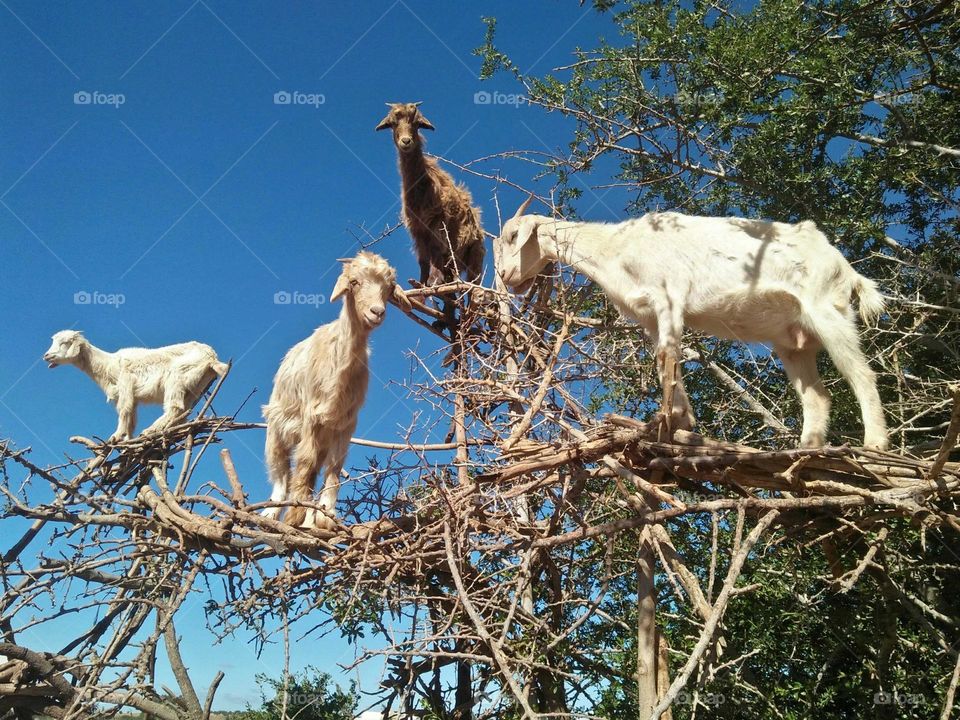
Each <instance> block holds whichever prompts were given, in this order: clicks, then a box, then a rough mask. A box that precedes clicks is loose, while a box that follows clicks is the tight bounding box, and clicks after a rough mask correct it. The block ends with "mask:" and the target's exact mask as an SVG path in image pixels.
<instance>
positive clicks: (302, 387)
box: [263, 252, 410, 529]
mask: <svg viewBox="0 0 960 720" xmlns="http://www.w3.org/2000/svg"><path fill="white" fill-rule="evenodd" d="M343 262H344V266H343V272H342V273H341V274H340V277H339V278H338V279H337V284H336V285H335V286H334V288H333V294H332V295H331V296H330V300H331V302H332V301H334V300H336V299H337V298H340V297H342V298H343V307H342V309H341V310H340V316H339V317H338V318H337V319H336V320H334V321H333V322H330V323H327V324H326V325H321V326H320V327H318V328H317V329H316V330H314V332H313V334H312V335H311V336H310V337H308V338H307V339H306V340H302V341H301V342H299V343H297V344H296V345H294V346H293V347H292V348H291V349H290V351H289V352H288V353H287V355H286V357H284V358H283V362H282V363H281V364H280V369H279V370H277V375H276V377H275V378H274V380H273V392H272V393H271V394H270V402H268V403H267V404H266V405H264V406H263V414H264V417H265V418H266V420H267V445H266V452H265V454H266V460H267V469H268V471H269V473H270V481H271V482H272V483H273V493H272V494H271V496H270V500H271V501H273V502H282V501H284V500H297V501H305V500H309V499H310V497H311V495H312V494H313V489H314V485H315V484H316V481H317V473H319V472H320V468H321V467H323V468H325V472H324V482H323V491H322V492H321V494H320V501H319V505H320V507H322V508H323V509H324V512H323V513H317V512H316V511H315V510H313V509H311V510H310V511H309V513H308V512H307V509H306V508H303V507H292V508H290V510H289V512H288V513H287V516H286V522H287V523H288V524H290V525H295V526H296V525H304V524H305V525H306V526H307V527H313V528H325V529H331V528H332V527H333V516H334V514H335V509H336V504H337V489H338V486H339V482H340V471H341V469H342V468H343V461H344V459H345V458H346V456H347V449H348V448H349V446H350V436H351V435H352V434H353V431H354V429H355V428H356V426H357V415H358V414H359V413H360V407H361V406H362V405H363V400H364V398H365V397H366V394H367V382H368V380H369V377H370V370H369V368H368V360H369V356H370V351H369V348H368V345H367V341H368V338H369V337H370V333H371V331H373V329H374V328H376V327H377V326H378V325H380V323H382V322H383V318H384V316H385V315H386V312H387V302H388V301H389V299H390V297H391V295H392V296H393V297H394V298H395V299H396V300H397V302H398V303H399V304H400V305H401V307H404V308H405V309H407V310H409V309H410V305H409V302H408V301H407V298H406V296H405V295H404V294H403V290H401V289H400V287H399V286H398V285H397V281H396V278H397V274H396V272H395V271H394V269H393V268H392V267H390V265H389V264H388V263H387V261H386V260H384V259H383V258H382V257H380V256H379V255H374V254H373V253H370V252H361V253H360V254H359V255H357V256H356V257H355V258H353V259H352V260H347V261H343ZM291 458H292V460H293V468H292V469H291V467H290V461H291ZM280 512H281V508H280V507H273V508H268V509H267V510H265V511H264V515H266V516H267V517H272V518H277V517H279V515H280ZM304 521H306V522H304Z"/></svg>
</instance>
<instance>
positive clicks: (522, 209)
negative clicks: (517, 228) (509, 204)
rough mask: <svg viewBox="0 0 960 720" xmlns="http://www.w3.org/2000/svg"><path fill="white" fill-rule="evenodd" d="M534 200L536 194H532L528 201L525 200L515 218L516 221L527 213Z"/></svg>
mask: <svg viewBox="0 0 960 720" xmlns="http://www.w3.org/2000/svg"><path fill="white" fill-rule="evenodd" d="M533 198H534V194H533V193H530V197H528V198H527V199H526V200H524V201H523V205H521V206H520V207H519V208H518V209H517V212H516V214H515V215H514V216H513V217H514V219H516V218H518V217H520V216H521V215H523V214H524V213H525V212H526V211H527V208H528V207H530V203H532V202H533Z"/></svg>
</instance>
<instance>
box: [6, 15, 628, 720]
mask: <svg viewBox="0 0 960 720" xmlns="http://www.w3.org/2000/svg"><path fill="white" fill-rule="evenodd" d="M484 15H493V16H496V17H497V18H498V19H499V26H498V45H500V46H501V47H502V48H503V49H504V50H506V51H507V52H508V54H509V55H510V56H511V57H512V58H513V59H514V60H515V61H516V62H517V63H518V64H519V66H520V67H521V69H523V70H524V71H525V72H534V73H544V72H548V71H549V70H550V69H551V68H553V67H555V66H558V65H562V64H566V63H567V62H569V61H570V60H571V50H572V49H573V48H575V47H577V46H581V47H592V46H594V45H595V44H596V42H597V37H598V35H603V34H606V35H614V37H612V38H609V39H611V40H614V41H615V40H616V37H615V31H614V30H613V26H612V24H610V20H609V17H604V16H598V15H597V14H596V13H594V12H593V11H592V10H590V9H589V8H581V7H580V5H579V3H577V2H574V1H573V0H565V1H563V2H561V1H559V0H557V1H545V2H516V1H515V0H503V1H498V2H488V3H472V2H414V0H397V1H396V2H297V3H277V2H262V3H261V2H224V0H196V1H195V2H193V1H192V0H172V1H168V0H150V1H149V2H147V1H145V0H136V1H135V2H124V3H115V2H82V3H81V2H48V1H46V0H38V1H34V0H0V63H2V67H3V68H4V71H3V73H2V74H0V158H2V162H0V200H2V203H0V250H2V255H0V257H2V261H0V318H2V321H0V322H2V325H0V438H12V439H13V440H14V442H15V444H16V446H18V447H25V446H31V447H32V448H33V456H32V458H33V460H34V462H38V463H40V464H47V463H54V462H59V461H61V460H62V459H63V458H64V456H65V454H70V455H72V456H73V457H78V456H80V455H81V454H82V453H81V452H80V449H79V448H78V447H77V446H73V445H71V444H70V443H69V442H68V437H69V436H71V435H76V434H82V435H86V436H91V435H94V434H96V435H99V436H101V437H106V436H107V435H109V434H110V432H112V430H113V428H114V427H115V423H116V414H115V412H114V410H113V408H112V407H110V406H108V405H107V404H106V403H105V402H104V398H103V395H102V393H101V391H100V390H99V389H98V388H97V387H96V386H95V385H94V384H93V383H92V382H91V381H90V380H89V379H87V378H86V377H84V376H83V375H81V374H80V373H79V372H78V371H76V370H74V369H72V368H59V369H57V370H48V369H47V368H46V366H45V364H44V363H42V362H41V360H40V356H41V354H42V353H43V352H44V350H46V348H47V346H48V344H49V338H50V335H51V334H52V333H54V332H55V331H57V330H61V329H64V328H76V329H81V330H83V331H84V332H85V333H86V335H87V337H88V338H89V339H90V340H91V341H92V342H93V343H94V344H96V345H98V346H100V347H102V348H104V349H108V350H114V349H117V348H119V347H125V346H135V345H143V346H159V345H165V344H169V343H173V342H180V341H184V340H191V339H193V340H200V341H203V342H206V343H209V344H211V345H213V346H214V347H215V348H216V349H217V351H218V353H219V355H220V357H221V358H222V359H227V358H232V359H233V361H234V368H233V371H232V373H231V375H230V377H229V380H228V382H227V383H226V385H225V387H224V389H223V391H222V392H221V395H220V397H219V399H218V402H217V409H218V410H219V411H220V412H233V411H234V410H235V409H236V408H238V407H239V406H240V405H241V404H242V402H243V400H244V399H245V398H246V397H247V396H248V395H249V394H250V393H251V392H252V391H254V390H256V393H255V395H254V396H253V398H252V399H251V400H250V401H249V402H248V403H247V404H246V406H245V407H244V408H243V410H242V411H241V412H240V414H239V417H240V419H243V420H253V421H259V420H260V419H261V418H260V411H259V407H260V405H261V404H262V403H263V402H265V401H266V399H267V395H268V394H269V388H270V383H271V380H272V377H273V374H274V372H275V370H276V368H277V365H278V364H279V362H280V360H281V358H282V357H283V354H284V353H285V352H286V350H287V349H288V348H289V347H290V346H291V345H293V344H294V343H295V342H297V341H299V340H300V339H302V338H303V337H305V336H307V335H308V334H309V333H310V332H311V331H312V329H313V328H314V327H315V326H317V325H319V324H321V323H324V322H327V321H328V320H330V319H332V318H333V317H334V316H335V315H336V313H337V308H336V307H333V306H330V305H327V304H319V303H317V304H293V303H291V304H286V305H284V304H277V303H276V302H275V301H274V298H275V296H276V294H277V293H283V292H286V293H302V295H301V296H300V297H301V299H309V296H311V295H326V294H329V293H330V291H331V290H332V288H333V284H334V281H335V280H336V273H337V269H338V264H337V263H336V258H338V257H343V256H350V255H353V254H354V253H355V252H356V251H357V250H358V249H359V248H358V245H357V242H356V237H355V236H362V235H363V231H362V230H361V229H360V228H366V229H367V230H368V231H370V232H371V233H373V234H374V235H376V234H377V233H378V232H379V231H381V230H382V229H383V228H385V227H387V226H389V225H392V224H394V223H395V222H397V220H398V215H399V200H398V192H399V177H398V174H397V170H396V161H395V150H394V148H393V144H392V142H391V138H390V135H389V133H375V132H374V130H373V128H374V126H375V125H376V124H377V122H378V121H379V120H380V119H381V117H382V116H383V114H384V112H385V110H386V108H385V106H384V102H385V101H410V100H422V101H424V104H423V111H424V114H425V115H426V116H427V117H428V118H429V119H430V120H431V121H432V122H433V124H434V125H435V126H436V128H437V129H436V132H434V133H430V134H429V136H428V138H427V139H428V142H429V145H428V149H429V150H432V151H433V152H436V153H438V154H440V155H443V156H444V157H448V158H450V159H451V160H454V161H456V162H461V163H462V162H467V161H470V160H473V159H475V158H480V157H483V156H487V155H490V154H492V153H497V152H502V151H509V150H518V149H530V150H548V151H555V150H556V151H562V150H563V149H564V148H565V147H566V144H567V142H568V140H569V137H570V130H571V127H570V125H569V123H568V122H566V121H563V120H562V119H561V118H559V117H558V116H557V115H555V114H553V115H551V114H548V113H545V112H544V111H542V110H540V109H537V108H529V107H527V106H525V105H516V104H505V103H504V104H501V103H497V102H491V103H488V104H478V103H477V102H476V101H475V94H476V93H478V92H481V91H485V92H489V93H501V94H502V95H500V96H498V99H500V100H503V99H504V97H503V95H508V94H510V93H518V92H521V91H522V88H520V87H519V86H517V85H516V84H515V83H513V82H512V80H511V79H510V78H509V77H507V76H506V75H503V74H501V75H499V76H498V77H496V78H494V79H493V80H492V81H487V82H485V83H481V82H480V81H479V80H478V72H479V67H480V60H479V58H476V57H474V56H473V55H471V52H470V50H471V49H472V48H474V47H476V46H478V45H480V44H481V42H482V41H483V35H484V25H483V23H482V21H481V17H482V16H484ZM279 92H286V93H291V98H293V102H291V103H289V104H278V103H276V102H275V101H274V97H275V94H276V93H279ZM295 92H296V93H301V95H296V96H294V95H292V94H293V93H295ZM281 99H282V98H281ZM321 100H322V102H321ZM481 169H483V170H484V171H485V172H496V171H498V170H499V171H501V172H502V173H504V174H506V175H508V176H510V177H511V179H514V180H516V181H518V182H521V183H524V184H528V185H530V179H531V178H532V176H533V175H534V171H535V168H533V167H531V166H529V165H524V164H522V163H518V162H510V161H499V160H498V161H494V162H488V163H486V164H484V165H483V166H482V168H481ZM454 174H455V175H457V176H458V177H460V178H462V179H463V180H465V181H466V182H467V184H468V185H469V186H470V189H471V191H472V193H473V196H474V199H475V200H476V202H477V203H478V204H479V205H480V206H481V208H482V210H483V216H484V220H485V226H486V228H487V229H488V230H491V231H494V232H495V231H496V230H497V229H498V225H497V215H496V210H495V206H494V204H493V196H494V192H495V190H496V186H495V183H493V182H491V181H486V180H483V179H480V178H476V177H470V176H466V175H464V174H462V173H459V172H457V171H454ZM500 190H501V192H500V199H501V201H502V202H503V203H504V205H505V209H506V210H507V211H509V212H511V213H512V211H513V209H514V208H515V207H516V205H517V204H518V203H519V201H520V200H521V197H520V195H519V193H517V192H516V191H514V190H511V189H510V188H501V189H500ZM605 192H607V191H599V193H592V192H589V193H587V195H586V196H585V198H584V201H583V202H582V203H581V204H582V207H581V208H580V210H581V213H582V214H583V216H584V217H588V218H591V219H615V218H617V217H618V215H619V214H620V213H621V212H622V208H623V206H624V202H623V201H622V199H619V200H617V199H616V198H615V196H610V195H606V194H605ZM375 250H376V251H377V252H379V253H381V254H383V255H384V256H386V257H387V258H388V259H389V260H390V261H391V262H392V263H393V264H394V266H395V267H396V268H397V269H398V271H399V276H400V278H401V279H404V280H405V279H406V278H409V277H415V276H416V275H417V265H416V262H415V261H414V259H413V256H412V255H411V252H410V242H409V238H408V237H407V235H406V232H405V231H403V230H400V231H398V232H396V233H394V235H392V236H391V237H390V238H388V239H387V240H386V241H384V242H382V243H380V244H379V245H378V246H377V247H376V248H375ZM85 300H86V301H87V302H84V301H85ZM436 347H437V341H436V339H435V338H433V337H432V336H430V335H429V334H428V333H426V332H424V331H422V330H421V329H420V328H418V327H417V326H416V325H414V324H413V323H412V322H410V321H409V320H407V319H405V318H403V317H402V316H401V315H400V314H399V313H397V312H396V311H395V310H393V309H391V310H390V311H389V313H388V319H387V322H386V323H385V325H384V326H383V327H381V328H380V329H378V330H377V331H376V333H375V334H374V336H373V351H374V356H373V365H372V367H373V373H374V377H373V378H372V380H371V385H370V392H369V395H368V401H367V404H366V407H365V408H364V410H363V412H362V414H361V417H360V422H359V428H358V434H360V435H362V436H365V437H368V438H374V439H379V440H391V439H396V438H397V436H398V432H399V428H400V427H401V426H405V425H406V424H408V422H409V421H410V418H412V417H413V414H414V413H415V412H416V410H417V407H416V403H415V401H413V400H412V399H410V398H407V397H406V396H405V394H404V392H403V391H402V389H400V388H398V387H397V386H396V383H399V382H403V381H405V380H407V379H408V378H409V377H410V361H409V358H407V357H406V356H405V353H406V352H407V351H408V350H410V349H414V348H417V349H418V351H419V352H421V353H422V354H427V353H429V352H430V351H431V350H433V349H435V348H436ZM157 412H158V411H153V412H152V413H149V412H148V413H142V414H141V421H140V427H143V426H144V425H145V424H146V423H147V422H149V421H151V420H152V418H153V417H154V416H155V415H156V414H157ZM262 445H263V434H262V433H261V432H257V431H251V432H248V433H245V434H243V436H242V437H240V436H239V434H234V435H233V436H230V437H229V438H228V439H227V446H228V447H230V448H231V450H232V453H233V456H234V459H235V461H236V463H237V467H238V470H239V473H240V477H241V480H242V481H243V482H244V484H245V487H246V488H247V489H248V492H249V494H250V496H251V499H253V500H258V499H265V498H266V496H267V495H268V486H267V482H266V479H265V475H264V469H263V463H262ZM368 454H369V453H368V452H367V451H364V450H363V449H360V448H355V449H354V450H353V451H352V453H351V456H350V458H349V459H348V465H349V464H351V463H354V464H363V461H364V458H365V457H367V455H368ZM204 472H205V473H207V475H206V476H204V477H202V478H198V479H211V480H214V481H216V482H220V483H222V482H223V477H222V473H221V471H220V470H219V466H218V465H217V464H216V462H215V461H214V462H212V463H208V464H206V465H205V466H204V468H203V471H202V472H201V473H200V474H201V475H203V473H204ZM16 529H17V528H16V527H12V526H11V525H10V524H9V522H8V523H7V525H6V527H4V528H0V547H4V546H6V545H7V544H8V543H7V542H4V541H6V540H7V539H9V538H10V537H11V536H12V535H14V531H15V530H16ZM202 600H203V598H202V596H201V595H199V594H197V595H196V597H195V598H194V599H193V600H192V601H191V608H190V609H188V611H187V612H186V613H185V616H184V618H183V619H181V620H180V626H179V628H178V629H179V630H180V631H181V633H182V634H184V635H185V636H186V637H187V638H188V640H187V642H186V643H185V659H186V662H187V664H188V666H190V667H191V669H192V670H193V674H194V675H195V677H196V679H197V682H198V686H199V687H203V688H205V686H206V684H207V683H209V681H210V679H212V677H213V675H214V673H215V672H216V670H217V669H223V670H224V671H225V672H226V680H225V681H224V683H223V685H222V686H221V691H220V693H219V696H218V697H219V701H218V702H217V704H216V705H217V707H220V708H237V707H241V706H242V705H243V703H244V701H247V700H249V701H251V702H256V701H257V700H258V695H257V692H256V690H255V688H254V685H253V676H254V674H255V673H257V672H268V673H270V674H272V675H275V676H276V675H278V674H279V667H280V660H279V658H280V653H279V650H278V649H277V648H276V647H273V648H269V649H268V650H267V651H266V652H265V653H264V655H263V657H262V658H261V659H260V660H259V661H258V660H256V659H255V656H254V652H253V650H252V647H251V646H250V645H249V644H248V641H249V637H246V636H243V635H238V636H237V637H236V638H235V639H233V640H231V641H229V642H228V643H226V644H224V645H219V646H214V647H211V645H212V637H211V636H210V634H209V633H208V632H207V631H206V630H205V629H204V626H203V616H202V612H201V605H202ZM43 633H44V631H43V630H42V629H41V630H37V631H35V632H34V633H32V634H25V635H24V636H23V638H22V639H23V640H24V642H28V643H31V642H32V643H35V644H36V647H37V649H41V650H43V649H53V647H52V646H54V645H56V642H55V638H49V637H44V636H43ZM293 637H294V639H295V640H296V638H297V637H298V634H297V633H296V632H294V635H293ZM48 645H49V647H48ZM353 653H354V650H353V648H350V647H349V646H347V644H346V643H345V642H344V641H342V640H340V639H339V638H337V637H327V638H322V639H318V638H315V637H312V636H311V637H310V638H309V639H307V640H304V641H303V642H299V643H297V645H296V647H295V649H294V653H293V663H292V665H293V667H295V668H296V667H301V666H303V665H305V664H308V663H310V664H314V665H317V666H318V667H320V668H322V669H325V670H329V671H331V672H333V673H334V674H335V675H337V676H338V679H340V680H343V679H344V676H342V675H338V670H337V667H336V663H337V662H346V661H349V660H350V659H352V657H353ZM353 677H355V678H359V680H360V681H361V685H362V686H363V687H365V688H367V689H373V687H374V686H375V684H376V680H377V672H376V669H375V668H371V669H369V670H366V671H362V672H361V674H360V675H359V676H357V675H354V676H353ZM162 679H163V680H164V682H166V683H167V684H172V683H171V681H170V680H169V678H162Z"/></svg>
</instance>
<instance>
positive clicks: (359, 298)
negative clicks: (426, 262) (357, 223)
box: [330, 251, 410, 330]
mask: <svg viewBox="0 0 960 720" xmlns="http://www.w3.org/2000/svg"><path fill="white" fill-rule="evenodd" d="M341 262H343V271H342V272H341V273H340V277H339V278H337V284H336V285H335V286H334V288H333V294H332V295H331V296H330V300H331V302H332V301H333V300H336V299H338V298H340V297H343V298H344V302H347V303H350V304H351V307H352V308H353V310H354V313H355V314H356V316H357V318H358V319H359V320H360V322H362V323H364V325H365V326H366V328H367V329H368V330H372V329H373V328H375V327H377V326H378V325H379V324H380V323H382V322H383V318H384V316H385V315H386V314H387V303H388V302H389V301H390V298H391V297H392V298H393V299H394V300H396V302H397V304H398V305H400V307H401V308H403V309H404V310H409V309H410V301H409V300H407V296H406V294H404V292H403V289H402V288H401V287H400V286H399V285H397V271H396V270H394V269H393V268H392V267H391V266H390V264H389V263H388V262H387V261H386V260H384V259H383V258H382V257H380V256H379V255H375V254H374V253H371V252H366V251H363V252H361V253H359V254H358V255H357V256H356V257H354V258H350V259H347V260H341Z"/></svg>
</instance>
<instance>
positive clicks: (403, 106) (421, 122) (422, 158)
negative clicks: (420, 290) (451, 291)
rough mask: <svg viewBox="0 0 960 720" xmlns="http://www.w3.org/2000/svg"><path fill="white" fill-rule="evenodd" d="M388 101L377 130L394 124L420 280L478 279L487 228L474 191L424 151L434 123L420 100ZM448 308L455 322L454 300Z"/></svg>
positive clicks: (405, 219)
mask: <svg viewBox="0 0 960 720" xmlns="http://www.w3.org/2000/svg"><path fill="white" fill-rule="evenodd" d="M387 105H388V106H389V107H390V112H388V113H387V116H386V117H385V118H383V120H381V121H380V124H379V125H377V130H385V129H387V128H392V129H393V142H394V144H395V145H396V146H397V156H398V163H399V166H400V178H401V181H402V185H403V222H404V225H406V228H407V231H408V232H409V233H410V237H411V238H413V249H414V252H415V253H416V256H417V261H418V262H419V264H420V284H421V285H431V286H432V285H440V284H442V283H447V282H451V281H452V280H455V279H457V278H458V277H460V275H461V274H463V273H466V277H467V280H469V281H471V282H477V281H478V280H479V279H480V276H481V275H482V274H483V256H484V247H483V230H482V229H481V226H480V211H479V210H478V209H477V208H476V207H474V206H473V199H472V198H471V197H470V191H469V190H467V188H466V187H464V186H463V185H458V184H457V183H456V182H455V181H454V179H453V178H452V177H451V176H450V174H449V173H447V172H445V171H444V170H441V169H440V166H439V165H438V164H437V161H436V160H435V159H434V158H432V157H427V156H426V155H424V154H423V137H421V135H420V132H419V131H420V130H421V129H423V130H433V129H434V127H433V124H432V123H431V122H430V121H429V120H427V118H425V117H424V116H423V114H422V113H421V112H420V108H419V107H418V106H419V105H420V103H387ZM444 308H445V314H446V315H447V319H448V325H450V327H451V328H452V326H453V323H452V321H453V306H452V305H451V304H450V303H445V305H444Z"/></svg>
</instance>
